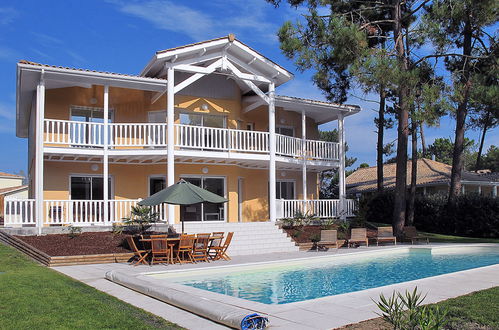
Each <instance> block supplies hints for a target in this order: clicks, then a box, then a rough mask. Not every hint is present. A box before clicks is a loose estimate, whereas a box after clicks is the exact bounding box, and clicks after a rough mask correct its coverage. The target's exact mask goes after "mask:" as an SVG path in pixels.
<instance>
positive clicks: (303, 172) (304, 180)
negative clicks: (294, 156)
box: [301, 110, 307, 213]
mask: <svg viewBox="0 0 499 330" xmlns="http://www.w3.org/2000/svg"><path fill="white" fill-rule="evenodd" d="M306 140H307V117H306V116H305V110H302V111H301V156H302V165H301V182H302V185H303V187H302V194H303V200H304V201H305V205H304V211H305V213H306V212H307V204H306V203H307V155H306V149H305V147H306V146H305V142H306Z"/></svg>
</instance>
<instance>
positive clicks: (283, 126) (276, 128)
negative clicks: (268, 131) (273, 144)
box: [275, 125, 296, 137]
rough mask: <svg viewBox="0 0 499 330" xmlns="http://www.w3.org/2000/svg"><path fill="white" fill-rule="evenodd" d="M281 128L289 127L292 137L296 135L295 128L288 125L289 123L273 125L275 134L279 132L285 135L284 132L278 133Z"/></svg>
mask: <svg viewBox="0 0 499 330" xmlns="http://www.w3.org/2000/svg"><path fill="white" fill-rule="evenodd" d="M281 128H287V129H291V130H292V131H293V137H296V129H295V127H294V126H289V125H276V126H275V132H276V134H281V135H285V134H282V133H280V129H281ZM285 136H288V135H285Z"/></svg>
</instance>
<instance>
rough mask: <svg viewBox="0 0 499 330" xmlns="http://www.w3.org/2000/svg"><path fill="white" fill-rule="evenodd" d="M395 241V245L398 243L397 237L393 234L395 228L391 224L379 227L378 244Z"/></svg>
mask: <svg viewBox="0 0 499 330" xmlns="http://www.w3.org/2000/svg"><path fill="white" fill-rule="evenodd" d="M386 241H388V242H393V244H394V245H397V237H395V236H393V229H392V227H391V226H389V227H378V236H376V245H379V242H386Z"/></svg>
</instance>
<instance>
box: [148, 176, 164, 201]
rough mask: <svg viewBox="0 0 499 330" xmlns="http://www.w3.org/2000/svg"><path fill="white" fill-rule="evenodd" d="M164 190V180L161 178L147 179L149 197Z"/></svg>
mask: <svg viewBox="0 0 499 330" xmlns="http://www.w3.org/2000/svg"><path fill="white" fill-rule="evenodd" d="M165 188H166V179H165V177H162V176H156V177H150V178H149V196H152V195H154V194H155V193H157V192H158V191H160V190H163V189H165Z"/></svg>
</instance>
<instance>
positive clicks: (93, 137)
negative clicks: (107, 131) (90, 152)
mask: <svg viewBox="0 0 499 330" xmlns="http://www.w3.org/2000/svg"><path fill="white" fill-rule="evenodd" d="M111 118H112V111H111V110H110V111H109V118H108V123H111V122H112V119H111ZM70 120H71V121H77V122H82V123H101V124H102V123H104V110H103V109H101V108H90V107H72V108H71V118H70ZM70 127H71V129H70V132H69V134H70V135H69V136H70V137H71V141H72V142H73V143H74V144H77V145H78V146H80V147H85V146H92V144H95V143H97V144H100V143H103V142H104V140H103V139H104V126H103V125H98V126H97V125H75V126H73V125H71V126H70ZM109 138H110V136H109ZM99 142H100V143H99ZM109 142H110V141H108V143H109ZM92 147H100V148H101V146H98V145H93V146H92Z"/></svg>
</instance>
